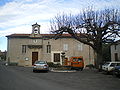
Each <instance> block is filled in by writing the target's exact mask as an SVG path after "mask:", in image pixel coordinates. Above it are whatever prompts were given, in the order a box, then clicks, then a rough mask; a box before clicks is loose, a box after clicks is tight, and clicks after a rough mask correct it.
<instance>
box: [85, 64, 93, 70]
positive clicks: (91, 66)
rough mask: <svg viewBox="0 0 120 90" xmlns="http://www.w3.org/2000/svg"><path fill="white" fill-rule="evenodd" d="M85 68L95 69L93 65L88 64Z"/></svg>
mask: <svg viewBox="0 0 120 90" xmlns="http://www.w3.org/2000/svg"><path fill="white" fill-rule="evenodd" d="M86 67H88V68H90V69H92V68H95V66H94V65H93V64H88V65H86Z"/></svg>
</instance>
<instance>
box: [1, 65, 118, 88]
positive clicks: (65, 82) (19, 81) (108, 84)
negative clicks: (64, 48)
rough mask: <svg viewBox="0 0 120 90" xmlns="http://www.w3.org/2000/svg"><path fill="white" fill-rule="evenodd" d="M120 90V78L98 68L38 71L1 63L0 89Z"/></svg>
mask: <svg viewBox="0 0 120 90" xmlns="http://www.w3.org/2000/svg"><path fill="white" fill-rule="evenodd" d="M56 89H57V90H120V78H116V77H113V76H112V75H105V74H103V73H101V72H98V71H97V70H96V69H92V70H90V69H84V70H83V71H77V72H51V71H50V72H48V73H46V72H37V73H33V72H32V68H31V67H18V66H5V65H2V64H0V90H56Z"/></svg>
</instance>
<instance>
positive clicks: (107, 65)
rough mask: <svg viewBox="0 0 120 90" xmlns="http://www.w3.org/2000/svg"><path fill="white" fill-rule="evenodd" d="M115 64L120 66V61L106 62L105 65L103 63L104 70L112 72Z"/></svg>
mask: <svg viewBox="0 0 120 90" xmlns="http://www.w3.org/2000/svg"><path fill="white" fill-rule="evenodd" d="M115 66H120V62H106V63H105V64H104V65H102V70H103V71H106V72H111V71H112V70H113V69H114V67H115Z"/></svg>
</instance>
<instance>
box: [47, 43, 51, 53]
mask: <svg viewBox="0 0 120 90" xmlns="http://www.w3.org/2000/svg"><path fill="white" fill-rule="evenodd" d="M47 53H51V45H47Z"/></svg>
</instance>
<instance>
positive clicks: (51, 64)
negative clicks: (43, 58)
mask: <svg viewBox="0 0 120 90" xmlns="http://www.w3.org/2000/svg"><path fill="white" fill-rule="evenodd" d="M47 64H48V66H49V67H54V68H57V67H60V66H61V65H60V64H59V63H58V64H54V63H53V62H47Z"/></svg>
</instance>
